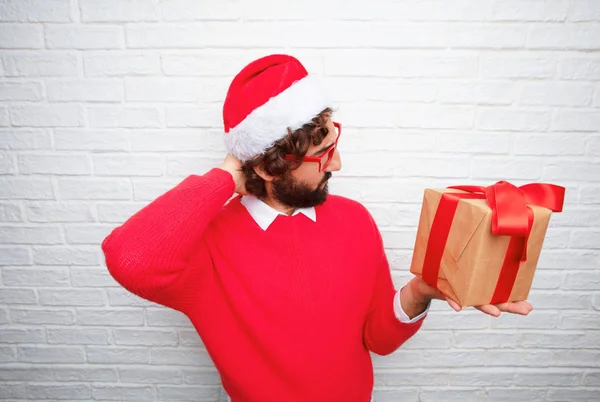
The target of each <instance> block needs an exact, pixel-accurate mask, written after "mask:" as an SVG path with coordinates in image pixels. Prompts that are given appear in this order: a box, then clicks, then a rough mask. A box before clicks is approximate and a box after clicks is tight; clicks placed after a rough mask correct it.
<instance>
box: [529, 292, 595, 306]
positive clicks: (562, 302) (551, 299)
mask: <svg viewBox="0 0 600 402" xmlns="http://www.w3.org/2000/svg"><path fill="white" fill-rule="evenodd" d="M591 301H592V297H591V295H589V294H578V293H575V292H570V293H557V292H543V293H542V292H541V291H537V292H535V293H534V292H531V294H530V295H529V302H530V303H531V304H532V305H533V306H534V307H535V308H536V309H558V308H561V309H586V308H589V307H590V306H591Z"/></svg>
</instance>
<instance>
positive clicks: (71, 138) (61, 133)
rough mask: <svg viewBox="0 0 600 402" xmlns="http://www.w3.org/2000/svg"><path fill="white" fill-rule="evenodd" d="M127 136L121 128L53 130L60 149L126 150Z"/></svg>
mask: <svg viewBox="0 0 600 402" xmlns="http://www.w3.org/2000/svg"><path fill="white" fill-rule="evenodd" d="M102 96H104V95H102ZM128 137H129V136H128V135H127V134H126V133H125V131H124V130H121V129H87V128H86V129H82V128H78V129H71V128H65V129H60V128H58V129H55V130H54V143H55V145H56V149H57V150H60V151H71V150H73V151H128V150H129V139H128Z"/></svg>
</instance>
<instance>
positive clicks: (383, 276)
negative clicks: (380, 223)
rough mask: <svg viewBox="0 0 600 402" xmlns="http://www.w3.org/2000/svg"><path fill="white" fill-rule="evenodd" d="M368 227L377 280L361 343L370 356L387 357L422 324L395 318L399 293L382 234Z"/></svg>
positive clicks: (421, 321)
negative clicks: (369, 352) (371, 353)
mask: <svg viewBox="0 0 600 402" xmlns="http://www.w3.org/2000/svg"><path fill="white" fill-rule="evenodd" d="M371 224H372V226H373V228H374V230H375V243H376V245H375V251H376V257H375V260H374V263H375V264H374V265H375V269H376V270H377V273H376V274H377V279H376V284H375V290H374V293H373V296H372V299H371V305H370V308H369V314H368V315H367V319H366V322H365V326H364V330H363V341H364V344H365V346H366V347H367V349H368V350H370V351H371V352H373V353H376V354H378V355H388V354H390V353H392V352H394V351H395V350H396V349H398V348H399V347H400V346H401V345H402V344H403V343H404V342H406V341H407V340H408V339H409V338H410V337H412V336H413V335H414V334H415V333H416V332H417V331H418V330H419V328H421V325H422V324H423V320H418V321H416V322H412V323H405V322H402V321H400V320H399V319H398V317H397V316H396V313H395V311H394V304H395V298H396V297H398V293H397V291H396V289H395V288H394V283H393V281H392V274H391V271H390V267H389V263H388V260H387V257H386V255H385V250H384V247H383V241H382V239H381V234H380V233H379V230H378V229H377V226H376V225H375V222H374V221H373V220H372V218H371Z"/></svg>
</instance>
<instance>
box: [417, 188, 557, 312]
mask: <svg viewBox="0 0 600 402" xmlns="http://www.w3.org/2000/svg"><path fill="white" fill-rule="evenodd" d="M564 192H565V189H564V187H561V186H556V185H553V184H546V183H532V184H526V185H524V186H521V187H516V186H514V185H513V184H511V183H508V182H506V181H500V182H498V183H496V184H494V185H492V186H489V187H480V186H452V187H448V188H445V189H429V188H428V189H425V193H424V197H423V204H422V208H421V216H420V220H419V227H418V230H417V237H416V240H415V248H414V253H413V258H412V262H411V267H410V271H411V272H412V273H413V274H415V275H417V276H420V277H422V278H423V279H424V280H425V281H426V282H427V283H428V284H429V285H430V286H433V287H435V288H437V289H439V290H440V291H441V292H442V293H443V294H444V295H446V296H447V297H449V298H451V299H453V300H454V301H456V302H457V303H458V304H460V305H461V306H463V307H467V306H479V305H483V304H496V303H502V302H506V301H520V300H526V299H527V297H528V295H529V290H530V288H531V283H532V281H533V276H534V273H535V268H536V265H537V262H538V259H539V256H540V252H541V249H542V245H543V242H544V236H545V234H546V230H547V228H548V223H549V220H550V215H551V213H552V212H561V211H562V206H563V200H564Z"/></svg>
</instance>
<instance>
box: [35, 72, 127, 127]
mask: <svg viewBox="0 0 600 402" xmlns="http://www.w3.org/2000/svg"><path fill="white" fill-rule="evenodd" d="M46 93H47V96H48V100H50V101H59V102H62V101H67V102H71V101H75V102H79V101H84V102H119V101H122V100H123V99H124V93H125V90H124V86H123V82H122V81H121V80H118V79H88V80H48V81H47V82H46ZM86 137H87V132H86Z"/></svg>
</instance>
